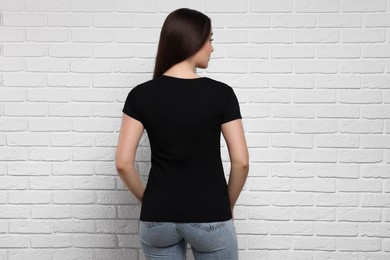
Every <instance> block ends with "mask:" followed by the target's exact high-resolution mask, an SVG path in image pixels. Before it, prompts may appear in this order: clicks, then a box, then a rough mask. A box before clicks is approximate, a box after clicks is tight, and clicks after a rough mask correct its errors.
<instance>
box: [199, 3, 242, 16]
mask: <svg viewBox="0 0 390 260" xmlns="http://www.w3.org/2000/svg"><path fill="white" fill-rule="evenodd" d="M247 7H248V1H247V0H246V1H239V2H237V1H232V0H229V1H226V2H225V4H224V5H222V6H221V5H220V3H219V2H218V1H216V0H206V1H205V2H204V9H205V12H211V13H212V12H217V13H218V12H233V13H245V12H247V9H248V8H247Z"/></svg>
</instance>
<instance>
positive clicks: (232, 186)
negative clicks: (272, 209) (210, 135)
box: [221, 119, 249, 213]
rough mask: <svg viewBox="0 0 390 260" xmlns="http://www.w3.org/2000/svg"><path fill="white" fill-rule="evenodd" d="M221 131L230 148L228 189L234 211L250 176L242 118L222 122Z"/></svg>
mask: <svg viewBox="0 0 390 260" xmlns="http://www.w3.org/2000/svg"><path fill="white" fill-rule="evenodd" d="M221 131H222V134H223V137H224V138H225V140H226V144H227V147H228V150H229V157H230V165H231V167H230V176H229V182H228V191H229V198H230V208H231V210H232V213H233V209H234V206H235V205H236V201H237V199H238V196H239V195H240V193H241V190H242V188H243V187H244V184H245V181H246V178H247V176H248V171H249V154H248V148H247V145H246V140H245V135H244V129H243V126H242V121H241V119H236V120H232V121H230V122H227V123H225V124H222V125H221Z"/></svg>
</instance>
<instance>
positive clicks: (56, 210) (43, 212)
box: [31, 205, 73, 219]
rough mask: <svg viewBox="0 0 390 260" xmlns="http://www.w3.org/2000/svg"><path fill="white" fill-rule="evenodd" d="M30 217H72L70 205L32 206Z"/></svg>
mask: <svg viewBox="0 0 390 260" xmlns="http://www.w3.org/2000/svg"><path fill="white" fill-rule="evenodd" d="M31 217H32V218H33V219H69V218H73V210H72V206H68V205H67V206H62V205H48V206H37V205H35V206H32V207H31Z"/></svg>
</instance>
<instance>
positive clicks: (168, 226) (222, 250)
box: [139, 219, 238, 260]
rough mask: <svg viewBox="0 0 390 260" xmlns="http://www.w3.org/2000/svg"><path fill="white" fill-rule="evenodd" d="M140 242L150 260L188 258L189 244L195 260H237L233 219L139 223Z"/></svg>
mask: <svg viewBox="0 0 390 260" xmlns="http://www.w3.org/2000/svg"><path fill="white" fill-rule="evenodd" d="M139 237H140V242H141V245H142V249H143V251H144V254H145V257H146V259H147V260H155V259H166V260H182V259H186V251H187V242H188V243H189V244H190V245H191V249H192V253H193V254H194V257H195V259H196V260H217V259H218V260H237V259H238V244H237V234H236V229H235V227H234V224H233V220H232V219H231V220H228V221H222V222H210V223H172V222H144V221H141V222H140V230H139Z"/></svg>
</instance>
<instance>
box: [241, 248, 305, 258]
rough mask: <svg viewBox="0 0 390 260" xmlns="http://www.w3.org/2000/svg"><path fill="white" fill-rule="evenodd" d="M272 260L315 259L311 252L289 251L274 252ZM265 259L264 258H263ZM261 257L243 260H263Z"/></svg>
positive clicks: (271, 255)
mask: <svg viewBox="0 0 390 260" xmlns="http://www.w3.org/2000/svg"><path fill="white" fill-rule="evenodd" d="M269 256H270V259H273V260H284V259H294V260H310V259H313V253H311V252H299V251H297V252H294V251H289V250H283V251H282V250H281V251H278V250H274V251H270V253H269ZM263 258H264V257H263ZM263 258H262V257H260V256H259V258H243V259H254V260H255V259H263Z"/></svg>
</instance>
